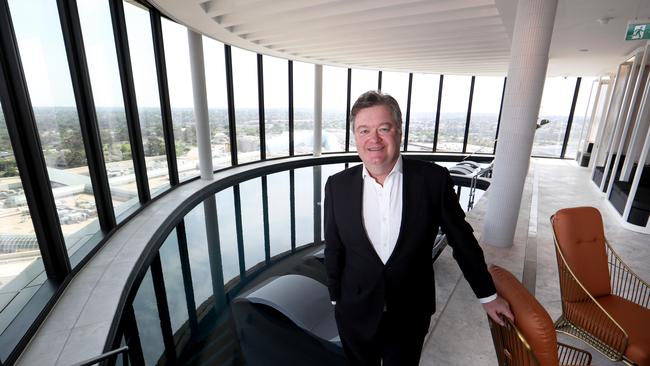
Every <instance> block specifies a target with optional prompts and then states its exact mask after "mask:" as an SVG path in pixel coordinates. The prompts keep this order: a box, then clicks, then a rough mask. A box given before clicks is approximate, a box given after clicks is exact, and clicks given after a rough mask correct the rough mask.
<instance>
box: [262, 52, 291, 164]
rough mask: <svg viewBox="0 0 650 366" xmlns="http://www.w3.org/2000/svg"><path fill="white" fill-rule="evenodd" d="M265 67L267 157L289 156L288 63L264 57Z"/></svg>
mask: <svg viewBox="0 0 650 366" xmlns="http://www.w3.org/2000/svg"><path fill="white" fill-rule="evenodd" d="M263 65H264V129H265V130H264V132H265V134H266V157H267V158H275V157H278V156H287V155H289V83H288V80H289V66H288V61H287V60H285V59H281V58H277V57H271V56H264V60H263ZM294 73H295V66H294ZM294 96H295V92H294ZM294 99H295V97H294ZM294 108H295V107H294ZM294 118H295V115H294Z"/></svg>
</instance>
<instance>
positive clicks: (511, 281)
mask: <svg viewBox="0 0 650 366" xmlns="http://www.w3.org/2000/svg"><path fill="white" fill-rule="evenodd" d="M489 271H490V274H491V275H492V280H493V281H494V285H495V286H496V288H497V293H498V294H499V296H500V297H502V298H504V299H505V300H506V301H508V303H510V310H512V312H513V314H514V316H515V325H516V326H517V328H519V331H520V332H521V333H522V334H523V335H524V337H525V338H526V341H527V342H528V344H529V345H530V347H531V348H532V349H533V353H534V354H535V356H536V357H537V359H538V360H539V363H540V365H544V366H546V365H549V366H557V365H558V356H557V355H558V346H557V336H556V334H555V328H554V327H553V321H552V320H551V317H550V316H549V315H548V313H547V312H546V310H545V309H544V307H542V305H541V304H540V303H539V302H538V301H537V299H535V297H533V295H531V294H530V292H528V290H526V288H525V287H524V286H523V285H522V284H521V282H519V280H517V279H516V278H515V276H513V275H512V273H510V272H508V271H507V270H505V269H503V268H501V267H499V266H494V265H492V266H490V268H489ZM520 362H521V361H520ZM515 364H517V363H516V361H515Z"/></svg>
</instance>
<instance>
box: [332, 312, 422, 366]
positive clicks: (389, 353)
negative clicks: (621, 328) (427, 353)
mask: <svg viewBox="0 0 650 366" xmlns="http://www.w3.org/2000/svg"><path fill="white" fill-rule="evenodd" d="M430 322H431V316H430V315H424V316H421V317H420V318H418V319H408V321H405V319H404V318H403V317H399V316H396V315H395V314H392V313H391V312H384V314H383V315H382V318H381V322H380V323H379V330H378V331H377V335H376V336H375V337H373V339H372V340H370V341H365V340H359V339H355V338H353V337H349V336H348V337H346V336H344V335H342V336H341V343H342V344H343V350H344V351H345V357H346V359H347V365H350V366H379V365H383V366H411V365H412V366H418V364H419V362H420V354H421V353H422V345H423V342H424V337H425V336H426V334H427V331H428V330H429V323H430Z"/></svg>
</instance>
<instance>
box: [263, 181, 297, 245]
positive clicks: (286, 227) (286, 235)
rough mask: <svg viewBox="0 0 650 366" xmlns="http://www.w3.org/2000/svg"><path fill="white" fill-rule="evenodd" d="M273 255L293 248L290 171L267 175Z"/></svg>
mask: <svg viewBox="0 0 650 366" xmlns="http://www.w3.org/2000/svg"><path fill="white" fill-rule="evenodd" d="M267 187H268V200H269V211H270V212H269V242H270V244H271V257H273V256H275V255H277V254H280V253H284V252H288V251H290V250H291V225H290V222H291V207H290V206H289V205H290V204H291V201H290V199H289V172H279V173H275V174H271V175H269V176H267Z"/></svg>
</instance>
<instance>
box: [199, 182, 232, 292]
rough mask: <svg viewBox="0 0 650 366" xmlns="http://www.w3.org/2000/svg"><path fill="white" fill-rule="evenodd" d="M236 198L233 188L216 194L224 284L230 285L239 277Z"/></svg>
mask: <svg viewBox="0 0 650 366" xmlns="http://www.w3.org/2000/svg"><path fill="white" fill-rule="evenodd" d="M234 197H235V194H234V190H233V188H232V187H231V188H227V189H224V190H223V191H220V192H219V193H217V194H216V200H217V206H218V207H219V211H217V215H218V220H219V221H218V222H219V243H220V244H221V261H222V265H223V281H224V283H228V281H230V280H232V279H233V278H235V277H237V276H239V248H238V245H237V223H236V220H237V217H236V213H235V198H234ZM204 231H205V230H204ZM198 303H199V302H198V301H197V304H198Z"/></svg>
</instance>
